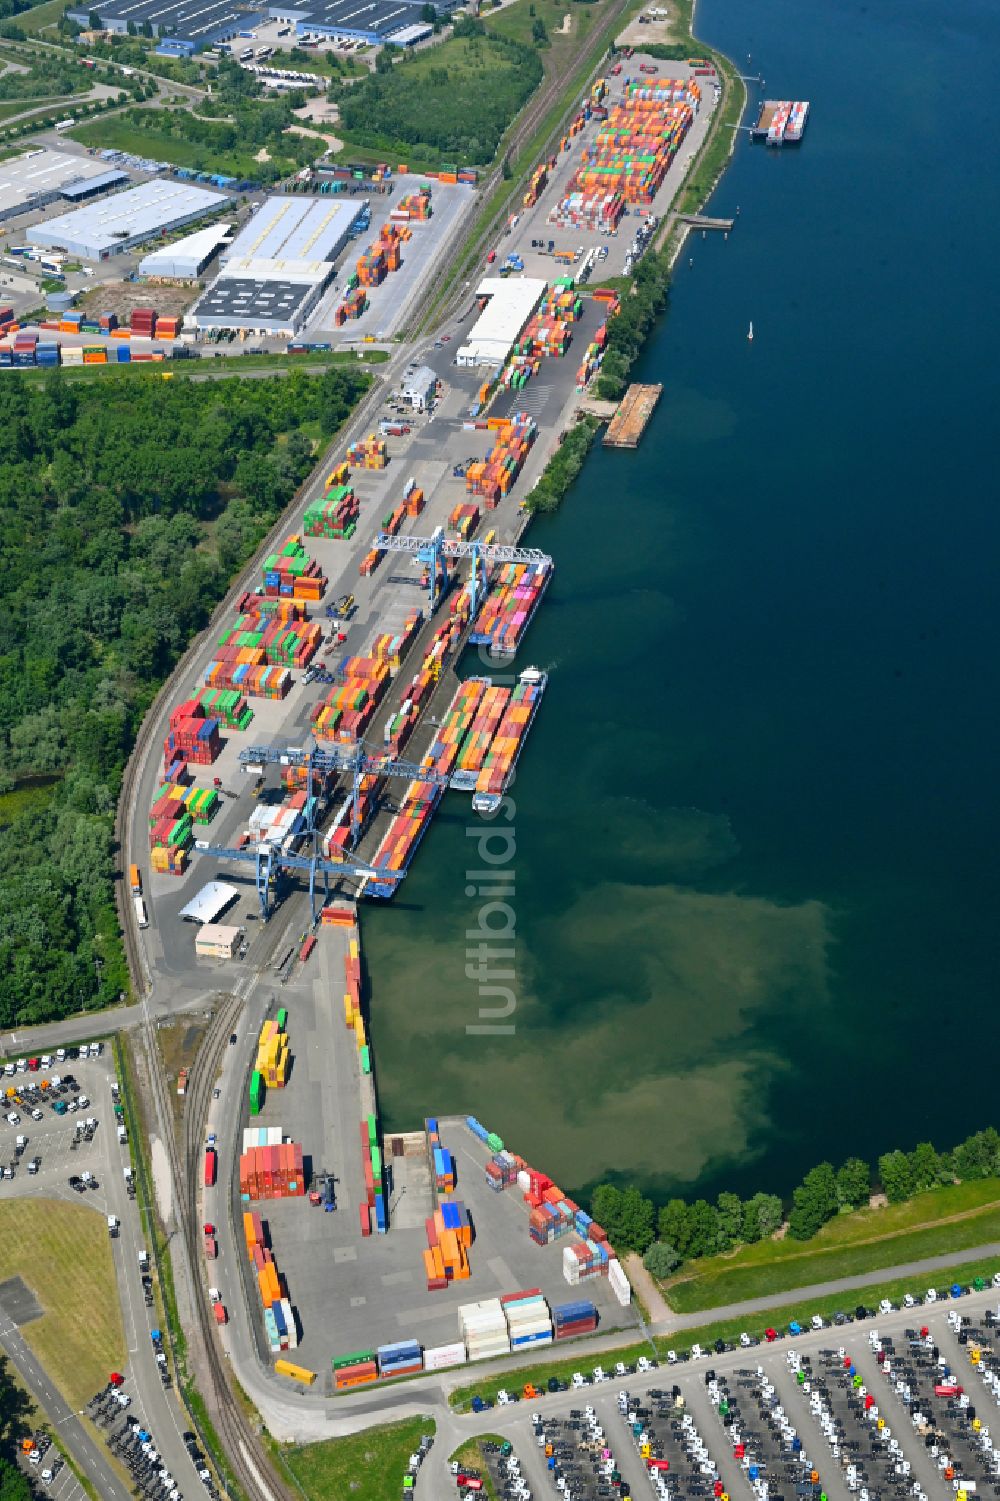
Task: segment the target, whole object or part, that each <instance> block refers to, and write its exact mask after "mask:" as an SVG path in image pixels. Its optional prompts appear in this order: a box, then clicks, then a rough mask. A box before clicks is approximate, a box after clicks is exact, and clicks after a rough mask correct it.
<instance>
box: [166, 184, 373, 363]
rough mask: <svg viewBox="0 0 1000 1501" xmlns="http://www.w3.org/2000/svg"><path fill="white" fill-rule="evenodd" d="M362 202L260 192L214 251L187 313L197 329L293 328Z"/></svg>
mask: <svg viewBox="0 0 1000 1501" xmlns="http://www.w3.org/2000/svg"><path fill="white" fill-rule="evenodd" d="M366 207H367V200H354V201H351V202H345V203H332V202H331V201H330V200H329V199H318V200H317V199H315V198H292V197H287V198H286V197H280V196H277V195H276V196H274V197H272V198H268V199H266V200H265V202H264V203H263V204H262V206H261V207H260V208H259V209H258V210H257V212H256V213H255V214H254V216H253V218H252V219H251V220H250V222H249V223H248V224H247V225H245V226H244V228H243V229H242V230H241V231H240V233H239V234H238V235H237V236H236V238H235V239H234V240H233V242H232V243H231V244H230V245H227V246H226V247H225V249H224V250H223V252H222V256H221V266H222V269H221V270H220V272H219V275H218V276H217V277H216V279H215V281H214V282H213V283H212V285H211V286H210V287H209V289H208V291H207V292H205V294H204V295H203V296H202V297H201V298H200V299H199V300H198V302H197V303H196V304H195V306H194V308H193V309H192V310H191V314H190V316H191V317H192V318H193V319H194V322H195V325H196V326H197V327H198V328H200V329H203V330H209V329H246V330H249V331H255V332H259V333H262V334H265V333H270V334H288V335H289V336H291V335H293V334H295V333H297V332H298V331H299V329H300V328H301V327H302V325H303V324H304V323H305V321H306V319H307V318H308V317H309V315H310V313H311V312H312V311H313V310H314V308H315V307H316V304H317V303H318V302H319V300H320V298H321V297H322V296H323V293H324V292H325V290H326V288H327V287H328V286H329V284H330V282H331V280H332V279H333V274H334V261H335V260H336V258H337V256H338V255H339V254H340V252H341V251H342V250H343V248H344V246H345V245H346V244H347V242H348V240H349V239H350V238H351V233H352V231H353V229H354V226H355V224H356V223H357V221H358V219H359V218H360V217H361V214H362V212H363V210H364V209H365V208H366Z"/></svg>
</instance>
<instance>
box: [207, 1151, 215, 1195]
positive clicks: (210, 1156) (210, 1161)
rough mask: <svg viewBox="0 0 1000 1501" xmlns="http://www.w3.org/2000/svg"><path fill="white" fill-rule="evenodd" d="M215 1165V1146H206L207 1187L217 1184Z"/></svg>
mask: <svg viewBox="0 0 1000 1501" xmlns="http://www.w3.org/2000/svg"><path fill="white" fill-rule="evenodd" d="M215 1167H216V1159H215V1148H214V1147H206V1148H205V1187H206V1188H213V1187H214V1186H215Z"/></svg>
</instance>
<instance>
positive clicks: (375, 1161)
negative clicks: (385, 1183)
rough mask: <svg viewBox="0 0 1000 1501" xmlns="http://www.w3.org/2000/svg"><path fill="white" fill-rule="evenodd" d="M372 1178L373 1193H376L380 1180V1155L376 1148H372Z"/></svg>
mask: <svg viewBox="0 0 1000 1501" xmlns="http://www.w3.org/2000/svg"><path fill="white" fill-rule="evenodd" d="M372 1177H373V1178H374V1179H375V1183H376V1190H375V1191H376V1193H377V1192H378V1188H377V1185H378V1182H379V1180H380V1178H381V1177H382V1153H381V1152H380V1151H379V1149H378V1147H372Z"/></svg>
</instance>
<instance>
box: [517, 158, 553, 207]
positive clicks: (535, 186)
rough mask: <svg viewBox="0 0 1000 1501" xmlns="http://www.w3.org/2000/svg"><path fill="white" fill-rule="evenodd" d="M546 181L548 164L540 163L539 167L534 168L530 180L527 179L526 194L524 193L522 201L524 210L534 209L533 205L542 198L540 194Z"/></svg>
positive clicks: (547, 178)
mask: <svg viewBox="0 0 1000 1501" xmlns="http://www.w3.org/2000/svg"><path fill="white" fill-rule="evenodd" d="M548 180H549V164H548V162H542V164H541V166H539V167H536V168H535V170H534V172H532V174H531V176H530V178H529V179H528V188H527V192H526V193H525V195H524V198H523V200H522V202H523V203H524V207H525V208H534V206H535V204H536V203H537V202H538V200H539V198H540V197H541V196H542V193H543V191H544V189H545V184H546V183H547V182H548Z"/></svg>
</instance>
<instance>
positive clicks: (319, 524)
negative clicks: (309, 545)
mask: <svg viewBox="0 0 1000 1501" xmlns="http://www.w3.org/2000/svg"><path fill="white" fill-rule="evenodd" d="M360 514H361V506H360V504H359V502H358V499H357V496H356V495H355V494H354V491H353V489H352V488H351V486H350V485H332V486H331V487H330V489H329V490H327V492H326V494H325V495H324V496H323V499H322V500H316V501H313V503H312V505H311V506H309V507H308V508H307V510H306V514H305V521H304V526H305V532H306V536H307V537H326V538H327V539H328V540H329V541H335V542H339V541H344V542H348V541H350V539H351V538H352V537H353V536H354V532H355V529H356V528H357V524H358V517H359V515H360Z"/></svg>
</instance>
